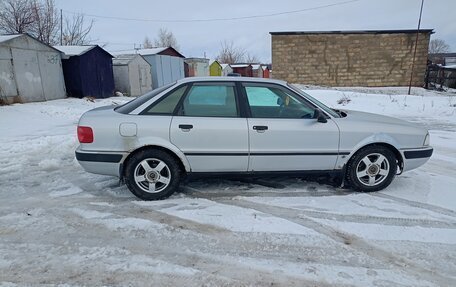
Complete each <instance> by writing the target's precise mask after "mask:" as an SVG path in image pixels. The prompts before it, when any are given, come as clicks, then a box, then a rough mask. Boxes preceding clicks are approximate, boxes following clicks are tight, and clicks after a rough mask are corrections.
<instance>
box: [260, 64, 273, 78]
mask: <svg viewBox="0 0 456 287" xmlns="http://www.w3.org/2000/svg"><path fill="white" fill-rule="evenodd" d="M261 67H262V68H263V78H270V77H271V75H270V71H269V67H268V66H261Z"/></svg>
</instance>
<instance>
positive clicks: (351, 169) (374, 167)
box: [347, 146, 397, 191]
mask: <svg viewBox="0 0 456 287" xmlns="http://www.w3.org/2000/svg"><path fill="white" fill-rule="evenodd" d="M396 171H397V161H396V156H395V155H394V153H393V152H392V151H391V150H390V149H388V148H386V147H383V146H369V147H366V148H364V149H362V150H360V151H358V152H357V153H356V154H355V155H354V156H353V157H352V158H351V159H350V161H349V163H348V166H347V180H348V183H349V184H350V186H351V187H352V188H353V189H355V190H359V191H378V190H381V189H384V188H386V187H387V186H388V185H390V183H391V182H392V181H393V179H394V176H395V175H396Z"/></svg>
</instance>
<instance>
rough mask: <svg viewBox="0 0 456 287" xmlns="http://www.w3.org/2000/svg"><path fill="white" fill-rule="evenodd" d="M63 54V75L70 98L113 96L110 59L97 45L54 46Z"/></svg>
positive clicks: (110, 56) (109, 55)
mask: <svg viewBox="0 0 456 287" xmlns="http://www.w3.org/2000/svg"><path fill="white" fill-rule="evenodd" d="M55 48H56V49H58V50H60V51H61V52H63V53H64V56H63V58H62V64H63V75H64V77H65V85H66V90H67V94H68V96H70V97H76V98H82V97H95V98H107V97H111V96H113V94H114V76H113V72H112V58H113V56H112V55H111V54H109V53H108V52H107V51H106V50H105V49H103V48H101V47H100V46H98V45H87V46H55Z"/></svg>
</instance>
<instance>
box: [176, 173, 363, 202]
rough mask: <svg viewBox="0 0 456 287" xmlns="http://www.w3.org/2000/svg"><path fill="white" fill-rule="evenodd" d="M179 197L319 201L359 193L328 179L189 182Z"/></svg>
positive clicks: (304, 177) (290, 178) (254, 179)
mask: <svg viewBox="0 0 456 287" xmlns="http://www.w3.org/2000/svg"><path fill="white" fill-rule="evenodd" d="M179 193H180V194H181V195H188V196H192V197H203V198H208V199H209V198H220V197H236V196H243V197H319V196H335V195H338V196H343V195H348V194H352V193H355V192H354V191H352V190H350V189H347V188H341V187H340V179H337V178H332V177H330V176H326V175H318V176H301V177H296V176H293V177H292V176H275V177H252V178H246V177H242V178H235V177H234V178H224V179H220V178H200V179H186V180H184V182H183V183H182V184H181V187H180V190H179Z"/></svg>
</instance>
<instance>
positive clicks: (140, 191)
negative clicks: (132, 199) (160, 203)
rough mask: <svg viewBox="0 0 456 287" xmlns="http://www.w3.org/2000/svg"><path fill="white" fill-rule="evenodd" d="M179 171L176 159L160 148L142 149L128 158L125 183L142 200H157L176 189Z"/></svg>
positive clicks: (179, 175)
mask: <svg viewBox="0 0 456 287" xmlns="http://www.w3.org/2000/svg"><path fill="white" fill-rule="evenodd" d="M180 178H181V171H180V169H179V165H178V163H177V162H176V160H175V159H174V158H173V157H172V156H170V155H169V154H168V153H166V152H163V151H161V150H144V151H140V152H138V153H136V154H133V155H132V157H131V158H130V159H129V160H128V162H127V164H126V167H125V183H126V185H127V187H128V189H129V190H130V191H131V192H132V193H133V194H134V195H136V196H137V197H139V198H140V199H143V200H159V199H164V198H167V197H169V196H170V195H171V194H173V193H174V191H175V190H177V188H178V186H179V182H180Z"/></svg>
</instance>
